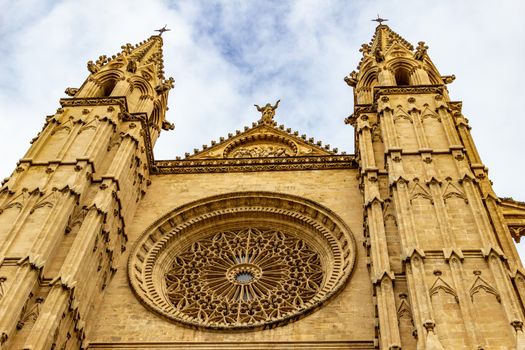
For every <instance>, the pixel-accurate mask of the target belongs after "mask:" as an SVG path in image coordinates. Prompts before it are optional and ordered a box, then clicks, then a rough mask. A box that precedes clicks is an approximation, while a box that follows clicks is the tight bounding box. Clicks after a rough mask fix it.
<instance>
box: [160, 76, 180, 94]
mask: <svg viewBox="0 0 525 350" xmlns="http://www.w3.org/2000/svg"><path fill="white" fill-rule="evenodd" d="M174 86H175V79H173V78H169V79H168V80H164V81H163V82H162V83H160V84H159V85H158V86H157V87H156V88H155V90H156V91H157V93H159V94H161V93H163V92H166V91H168V90H170V89H173V87H174Z"/></svg>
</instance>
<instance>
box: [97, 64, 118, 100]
mask: <svg viewBox="0 0 525 350" xmlns="http://www.w3.org/2000/svg"><path fill="white" fill-rule="evenodd" d="M93 78H94V80H95V82H96V84H97V85H98V87H99V90H98V92H96V93H95V95H96V96H98V97H107V96H110V95H111V93H112V92H113V89H114V88H115V85H117V82H118V81H119V80H123V79H125V77H124V73H123V72H121V71H120V70H116V69H109V70H105V71H102V72H99V73H97V74H96V75H95V76H94V77H93Z"/></svg>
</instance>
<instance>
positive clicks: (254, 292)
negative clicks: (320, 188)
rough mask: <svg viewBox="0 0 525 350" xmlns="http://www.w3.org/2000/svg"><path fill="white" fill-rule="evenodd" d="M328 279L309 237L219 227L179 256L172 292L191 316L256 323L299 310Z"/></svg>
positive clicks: (170, 276) (170, 278) (169, 277)
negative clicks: (222, 230) (324, 274)
mask: <svg viewBox="0 0 525 350" xmlns="http://www.w3.org/2000/svg"><path fill="white" fill-rule="evenodd" d="M322 282H323V270H322V267H321V260H320V258H319V254H318V253H317V252H316V251H315V250H313V249H312V248H311V247H309V246H308V245H307V244H306V243H305V242H304V241H303V240H301V239H298V238H295V237H293V236H290V235H287V234H285V233H283V232H280V231H276V230H265V229H257V228H253V227H252V228H246V229H241V230H235V231H226V232H218V233H216V234H214V235H212V236H209V237H206V238H204V239H201V240H199V241H197V242H195V243H193V244H192V246H191V247H189V248H188V249H187V250H185V251H183V252H182V253H180V254H178V255H176V256H175V258H174V259H173V264H172V266H171V269H170V270H169V271H168V272H167V273H166V292H167V295H168V299H169V300H170V301H171V303H172V304H173V306H174V307H176V308H178V309H179V310H180V312H181V314H183V315H185V316H187V317H189V318H190V319H193V320H196V321H198V322H202V323H205V324H218V325H226V326H227V325H230V324H240V325H250V324H254V323H258V322H261V321H268V320H272V319H274V318H280V317H282V316H283V315H287V314H290V313H293V312H294V311H295V310H297V309H298V308H301V307H303V306H304V305H305V304H306V303H308V302H309V301H310V300H311V299H312V298H313V297H314V296H315V295H316V294H317V292H318V291H319V289H320V287H321V285H322Z"/></svg>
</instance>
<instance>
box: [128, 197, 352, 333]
mask: <svg viewBox="0 0 525 350" xmlns="http://www.w3.org/2000/svg"><path fill="white" fill-rule="evenodd" d="M354 259H355V243H354V240H353V236H352V234H351V232H350V231H349V230H348V228H347V227H346V225H345V224H344V223H343V222H342V221H341V220H340V219H339V218H338V217H337V216H336V215H335V214H333V213H332V212H330V211H329V210H327V209H326V208H323V207H321V206H319V205H316V204H315V203H312V202H310V201H306V200H303V199H301V198H299V197H294V196H289V195H282V194H275V193H268V192H246V193H244V192H242V193H234V194H227V195H221V196H217V197H211V198H207V199H203V200H201V201H197V202H194V203H190V204H188V205H185V206H183V207H180V208H177V209H175V210H174V211H172V212H170V213H168V214H166V215H165V216H163V217H162V218H160V219H159V220H157V221H156V222H155V223H154V224H152V225H151V226H150V227H149V228H148V229H147V230H146V231H145V232H144V234H143V235H142V236H141V237H140V238H139V239H138V241H137V243H136V244H135V246H134V248H133V250H132V253H131V254H130V259H129V265H128V273H129V280H130V283H131V286H132V289H133V291H134V293H135V294H136V295H137V297H138V298H139V300H140V301H141V302H142V303H143V304H144V305H145V306H146V307H148V308H150V309H152V310H154V311H155V312H157V313H158V314H160V315H162V316H163V317H165V318H167V319H170V320H173V321H176V322H179V323H183V324H185V325H188V326H192V327H197V328H212V329H246V328H266V327H274V326H276V325H282V324H286V323H288V322H291V321H294V320H297V319H298V318H300V317H302V316H304V315H306V314H308V313H310V312H312V311H314V310H316V309H318V308H319V306H320V305H321V304H322V303H324V302H326V301H327V300H328V299H329V298H330V297H332V296H333V295H335V294H336V293H337V292H339V291H340V290H341V288H342V287H343V286H344V284H345V282H346V280H347V279H348V277H349V276H350V273H351V271H352V268H353V264H354Z"/></svg>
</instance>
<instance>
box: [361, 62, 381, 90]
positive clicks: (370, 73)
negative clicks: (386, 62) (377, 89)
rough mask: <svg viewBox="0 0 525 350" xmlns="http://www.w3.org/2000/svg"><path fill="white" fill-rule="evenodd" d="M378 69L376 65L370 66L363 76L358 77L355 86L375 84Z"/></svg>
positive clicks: (371, 85) (372, 85)
mask: <svg viewBox="0 0 525 350" xmlns="http://www.w3.org/2000/svg"><path fill="white" fill-rule="evenodd" d="M377 77H378V70H377V67H373V68H370V69H369V70H367V71H366V72H365V73H364V74H363V76H362V77H361V78H360V79H359V83H358V84H357V88H361V87H374V86H376V85H377V83H378V81H377Z"/></svg>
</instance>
